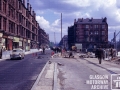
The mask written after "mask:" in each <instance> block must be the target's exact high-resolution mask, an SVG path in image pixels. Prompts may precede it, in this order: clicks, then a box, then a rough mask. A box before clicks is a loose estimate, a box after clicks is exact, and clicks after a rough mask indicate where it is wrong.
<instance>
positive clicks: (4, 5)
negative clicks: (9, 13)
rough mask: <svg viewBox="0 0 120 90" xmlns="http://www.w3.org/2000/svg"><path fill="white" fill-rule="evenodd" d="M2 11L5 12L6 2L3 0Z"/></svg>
mask: <svg viewBox="0 0 120 90" xmlns="http://www.w3.org/2000/svg"><path fill="white" fill-rule="evenodd" d="M3 12H4V13H6V2H5V1H3Z"/></svg>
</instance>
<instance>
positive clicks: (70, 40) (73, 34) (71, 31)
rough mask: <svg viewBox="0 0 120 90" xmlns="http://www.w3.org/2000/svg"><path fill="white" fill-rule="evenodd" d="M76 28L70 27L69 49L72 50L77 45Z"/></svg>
mask: <svg viewBox="0 0 120 90" xmlns="http://www.w3.org/2000/svg"><path fill="white" fill-rule="evenodd" d="M75 41H76V40H75V26H70V27H68V48H69V49H71V47H72V46H73V45H74V44H75Z"/></svg>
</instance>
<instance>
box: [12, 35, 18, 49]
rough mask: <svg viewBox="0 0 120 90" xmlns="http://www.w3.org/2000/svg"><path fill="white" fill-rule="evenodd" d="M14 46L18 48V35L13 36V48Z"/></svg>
mask: <svg viewBox="0 0 120 90" xmlns="http://www.w3.org/2000/svg"><path fill="white" fill-rule="evenodd" d="M14 48H19V38H18V37H14V38H13V49H14Z"/></svg>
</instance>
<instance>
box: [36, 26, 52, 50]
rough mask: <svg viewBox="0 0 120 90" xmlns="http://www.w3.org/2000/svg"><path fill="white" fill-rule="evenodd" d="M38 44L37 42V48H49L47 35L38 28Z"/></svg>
mask: <svg viewBox="0 0 120 90" xmlns="http://www.w3.org/2000/svg"><path fill="white" fill-rule="evenodd" d="M38 42H39V47H41V48H42V47H43V46H45V47H48V46H49V43H50V42H49V34H47V33H46V32H45V30H43V29H42V28H41V27H39V30H38Z"/></svg>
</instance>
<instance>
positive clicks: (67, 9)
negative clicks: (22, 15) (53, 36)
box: [29, 0, 120, 39]
mask: <svg viewBox="0 0 120 90" xmlns="http://www.w3.org/2000/svg"><path fill="white" fill-rule="evenodd" d="M29 1H30V3H31V4H32V6H33V8H34V10H35V12H36V14H37V21H38V22H39V23H40V26H41V27H42V28H45V29H46V31H47V32H50V31H51V32H52V33H53V32H56V33H59V34H60V32H61V26H60V25H61V22H60V13H62V14H63V17H62V21H63V22H62V23H63V28H62V29H63V33H64V34H67V28H68V26H71V25H73V24H74V19H78V18H91V17H93V18H99V19H100V18H104V17H107V21H108V26H109V32H108V34H109V39H110V38H112V37H113V32H114V31H115V30H116V31H119V30H120V0H29ZM47 10H50V11H52V12H53V14H54V15H56V16H59V18H55V19H54V20H53V22H51V21H50V20H48V19H45V16H44V13H45V12H47ZM48 17H49V15H48Z"/></svg>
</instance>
